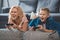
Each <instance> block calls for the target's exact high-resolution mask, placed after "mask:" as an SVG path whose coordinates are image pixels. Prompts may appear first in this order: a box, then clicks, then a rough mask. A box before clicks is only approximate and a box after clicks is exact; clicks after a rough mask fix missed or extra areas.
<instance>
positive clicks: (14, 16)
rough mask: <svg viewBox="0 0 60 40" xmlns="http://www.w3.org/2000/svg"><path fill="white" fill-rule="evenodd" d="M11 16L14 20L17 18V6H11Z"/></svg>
mask: <svg viewBox="0 0 60 40" xmlns="http://www.w3.org/2000/svg"><path fill="white" fill-rule="evenodd" d="M10 14H11V18H12V19H13V20H16V19H17V17H18V10H17V8H13V9H12V10H11V13H10Z"/></svg>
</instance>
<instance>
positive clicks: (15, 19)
mask: <svg viewBox="0 0 60 40" xmlns="http://www.w3.org/2000/svg"><path fill="white" fill-rule="evenodd" d="M8 24H13V25H10V26H9V27H8V28H9V29H11V28H14V29H15V28H16V29H18V30H21V31H27V25H28V20H27V18H26V16H25V14H23V11H22V9H21V7H19V6H13V7H11V9H10V11H9V17H8Z"/></svg>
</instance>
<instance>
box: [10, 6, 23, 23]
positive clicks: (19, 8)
mask: <svg viewBox="0 0 60 40" xmlns="http://www.w3.org/2000/svg"><path fill="white" fill-rule="evenodd" d="M13 8H16V9H17V13H18V15H17V16H19V19H21V20H22V17H23V16H24V14H23V11H22V9H21V7H20V6H12V7H11V8H10V10H9V20H12V19H11V14H10V13H11V11H12V9H13ZM19 22H20V21H19Z"/></svg>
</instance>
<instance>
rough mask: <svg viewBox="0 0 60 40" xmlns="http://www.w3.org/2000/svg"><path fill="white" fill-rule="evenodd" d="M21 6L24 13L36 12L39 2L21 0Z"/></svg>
mask: <svg viewBox="0 0 60 40" xmlns="http://www.w3.org/2000/svg"><path fill="white" fill-rule="evenodd" d="M20 6H21V8H22V9H23V11H24V12H28V13H29V12H32V11H33V12H35V9H36V6H37V0H20Z"/></svg>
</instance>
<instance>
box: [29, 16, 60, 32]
mask: <svg viewBox="0 0 60 40" xmlns="http://www.w3.org/2000/svg"><path fill="white" fill-rule="evenodd" d="M41 23H42V22H41V20H40V18H39V17H38V18H36V19H32V20H31V21H30V23H29V25H28V26H29V27H32V26H34V27H37V26H38V25H41ZM46 28H47V29H49V30H56V31H59V32H60V23H58V22H56V21H55V20H54V18H52V17H49V18H47V20H46Z"/></svg>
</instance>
